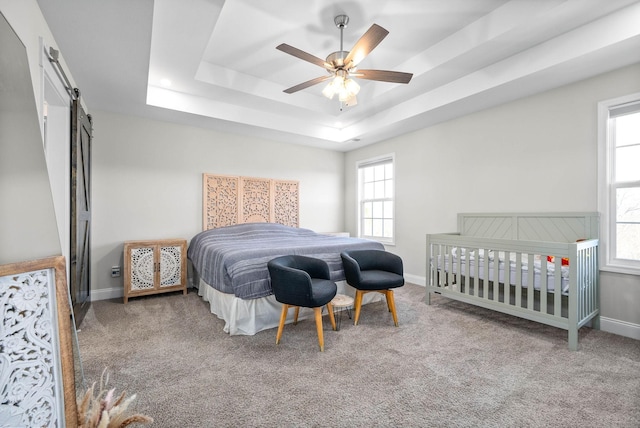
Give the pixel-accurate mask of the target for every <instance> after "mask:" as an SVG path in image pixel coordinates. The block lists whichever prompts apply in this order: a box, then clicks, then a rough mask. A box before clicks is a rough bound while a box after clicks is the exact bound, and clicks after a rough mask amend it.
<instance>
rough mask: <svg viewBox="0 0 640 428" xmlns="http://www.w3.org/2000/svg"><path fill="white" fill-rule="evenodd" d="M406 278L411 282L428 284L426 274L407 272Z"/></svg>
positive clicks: (424, 285)
mask: <svg viewBox="0 0 640 428" xmlns="http://www.w3.org/2000/svg"><path fill="white" fill-rule="evenodd" d="M404 280H405V281H406V282H409V283H411V284H416V285H422V286H423V287H426V286H427V278H426V277H424V276H418V275H411V274H410V273H405V274H404Z"/></svg>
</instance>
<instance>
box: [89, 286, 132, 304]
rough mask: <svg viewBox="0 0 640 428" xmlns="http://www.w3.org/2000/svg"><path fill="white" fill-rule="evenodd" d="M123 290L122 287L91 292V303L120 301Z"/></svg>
mask: <svg viewBox="0 0 640 428" xmlns="http://www.w3.org/2000/svg"><path fill="white" fill-rule="evenodd" d="M123 296H124V289H123V288H122V287H112V288H101V289H100V290H91V301H92V302H95V301H98V300H109V299H122V297H123Z"/></svg>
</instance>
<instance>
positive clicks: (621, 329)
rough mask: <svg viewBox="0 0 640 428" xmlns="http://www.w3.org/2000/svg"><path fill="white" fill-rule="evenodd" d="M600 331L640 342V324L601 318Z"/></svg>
mask: <svg viewBox="0 0 640 428" xmlns="http://www.w3.org/2000/svg"><path fill="white" fill-rule="evenodd" d="M600 330H602V331H606V332H607V333H613V334H617V335H619V336H624V337H629V338H631V339H636V340H640V324H634V323H630V322H626V321H621V320H616V319H613V318H607V317H600Z"/></svg>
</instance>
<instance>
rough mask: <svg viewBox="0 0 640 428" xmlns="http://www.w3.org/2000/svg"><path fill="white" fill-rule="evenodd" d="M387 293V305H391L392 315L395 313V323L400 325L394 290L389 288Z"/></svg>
mask: <svg viewBox="0 0 640 428" xmlns="http://www.w3.org/2000/svg"><path fill="white" fill-rule="evenodd" d="M385 294H386V296H387V305H388V306H389V310H390V311H391V315H393V323H394V324H395V325H396V327H398V314H397V313H396V302H395V299H394V298H393V290H387V291H386V293H385Z"/></svg>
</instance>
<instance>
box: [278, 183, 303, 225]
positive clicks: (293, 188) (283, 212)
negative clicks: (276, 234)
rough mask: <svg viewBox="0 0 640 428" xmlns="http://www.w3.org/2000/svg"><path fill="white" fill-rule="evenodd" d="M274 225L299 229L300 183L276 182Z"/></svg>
mask: <svg viewBox="0 0 640 428" xmlns="http://www.w3.org/2000/svg"><path fill="white" fill-rule="evenodd" d="M273 185H274V186H273V187H274V192H273V193H274V203H273V210H274V220H273V221H274V223H280V224H285V225H288V226H293V225H295V227H298V224H300V218H299V217H300V205H299V204H300V190H299V189H300V183H298V182H297V181H286V180H274V181H273Z"/></svg>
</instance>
